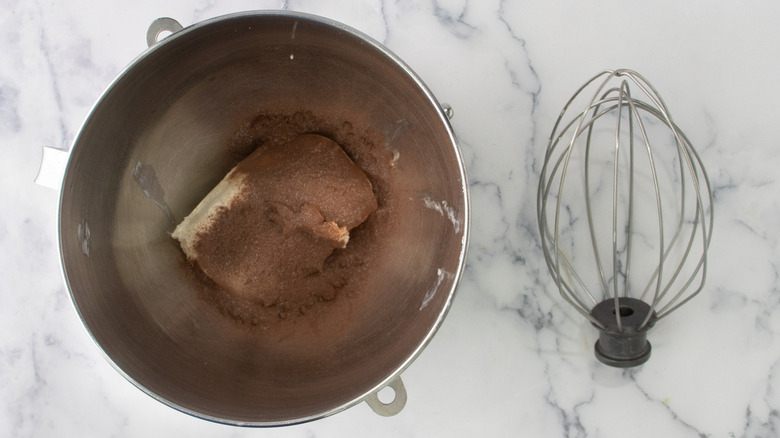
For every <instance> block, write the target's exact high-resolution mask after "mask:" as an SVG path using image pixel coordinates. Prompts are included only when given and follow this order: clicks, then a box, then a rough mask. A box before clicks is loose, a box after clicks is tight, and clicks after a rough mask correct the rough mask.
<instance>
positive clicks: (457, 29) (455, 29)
mask: <svg viewBox="0 0 780 438" xmlns="http://www.w3.org/2000/svg"><path fill="white" fill-rule="evenodd" d="M432 4H433V15H434V16H435V17H436V18H437V19H438V21H439V23H440V24H441V25H442V26H444V27H445V28H446V29H447V30H448V31H449V32H450V33H451V34H452V35H453V36H455V37H456V38H458V39H461V40H466V39H469V38H471V36H472V35H473V34H474V33H475V32H477V31H478V29H477V28H476V27H475V26H473V25H471V24H469V23H467V22H466V21H465V15H466V11H467V9H468V6H469V2H464V4H463V9H462V10H460V11H458V14H457V15H455V14H454V13H452V11H449V10H447V9H445V8H444V7H442V6H441V5H440V3H439V2H438V1H436V0H434V1H433V2H432Z"/></svg>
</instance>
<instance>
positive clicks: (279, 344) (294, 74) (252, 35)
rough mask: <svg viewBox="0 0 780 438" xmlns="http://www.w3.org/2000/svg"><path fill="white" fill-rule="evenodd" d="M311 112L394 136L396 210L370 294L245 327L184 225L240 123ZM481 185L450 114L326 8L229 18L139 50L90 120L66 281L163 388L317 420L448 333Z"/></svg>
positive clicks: (255, 418) (229, 156) (272, 416)
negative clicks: (473, 184)
mask: <svg viewBox="0 0 780 438" xmlns="http://www.w3.org/2000/svg"><path fill="white" fill-rule="evenodd" d="M301 110H305V111H307V112H309V113H311V114H314V115H325V116H327V118H329V119H330V120H344V121H349V122H350V123H351V124H353V125H354V126H356V127H359V128H360V127H362V128H361V129H363V128H365V129H368V130H370V131H372V132H375V133H377V134H378V135H379V136H380V138H382V139H383V141H381V142H379V143H380V144H375V147H376V148H377V149H376V150H377V154H376V157H378V158H381V157H390V158H391V159H392V160H393V161H394V165H393V167H392V170H391V172H390V175H389V177H388V184H389V185H388V195H387V200H386V201H387V202H388V203H389V204H392V212H391V213H389V215H390V219H391V220H389V221H388V225H387V227H386V229H382V230H377V231H376V233H377V234H378V235H379V237H378V238H377V239H378V240H377V242H378V243H377V245H376V246H377V250H376V255H375V257H376V268H375V269H372V270H370V271H369V272H364V273H362V274H361V277H362V278H361V280H360V282H361V284H362V288H361V289H360V290H359V293H355V294H353V295H352V296H349V297H345V298H343V299H341V298H340V299H337V300H334V301H333V303H330V304H328V306H326V307H325V308H323V310H322V311H321V314H320V315H319V317H317V318H305V317H301V318H297V319H296V320H295V321H290V322H287V323H284V324H281V323H280V324H279V325H278V326H275V327H271V328H264V329H262V328H257V327H247V326H246V325H242V324H238V323H236V322H235V321H233V320H231V319H230V318H228V317H226V315H224V314H222V313H220V312H219V311H218V310H216V309H215V307H214V306H213V305H212V304H211V303H209V302H208V301H207V300H204V299H203V298H202V296H200V295H199V292H198V285H197V282H198V280H197V278H196V277H195V276H193V272H192V270H191V269H189V268H188V266H187V264H186V262H185V259H184V255H183V253H182V252H181V250H180V248H179V246H178V243H177V242H176V241H175V240H174V239H172V238H171V237H170V232H171V231H172V230H173V227H174V224H176V223H178V222H179V221H181V219H182V218H183V217H184V216H185V215H187V214H188V213H189V212H190V211H191V210H192V208H193V207H194V206H195V205H196V204H197V203H198V202H199V201H200V200H201V199H202V198H203V197H204V196H205V194H206V193H208V191H209V190H210V189H211V188H212V187H213V186H214V185H216V183H217V182H218V181H219V180H220V179H221V178H222V177H223V176H224V175H225V174H226V173H227V171H228V170H229V169H230V168H231V167H232V166H233V165H234V164H235V162H236V154H235V153H234V152H235V151H231V150H230V148H229V147H228V145H229V144H230V142H231V138H232V137H233V136H234V134H235V133H236V131H237V130H238V129H239V127H240V126H241V125H242V124H243V123H246V122H247V120H251V118H252V117H253V116H254V115H256V114H259V113H263V112H282V113H285V112H286V113H291V112H295V111H301ZM466 190H467V189H466V181H465V175H464V173H463V167H462V163H461V160H460V157H459V153H458V150H457V147H456V145H455V143H454V140H453V135H452V133H451V131H450V128H449V125H448V123H447V121H446V118H444V117H443V115H442V111H441V109H440V108H439V106H438V105H437V104H436V102H435V101H434V100H433V99H432V97H431V96H430V95H429V93H427V92H426V91H425V88H424V86H422V84H421V83H419V81H418V80H416V79H415V77H414V76H413V75H412V74H410V72H409V71H408V70H407V69H405V68H404V66H403V65H401V64H399V63H398V62H397V61H396V60H395V58H394V57H393V56H392V55H390V54H388V53H387V52H385V51H384V50H383V49H382V48H381V47H379V46H377V45H375V44H373V43H371V42H370V41H368V40H366V39H365V38H363V37H361V36H360V35H358V34H357V33H355V32H354V31H351V30H348V29H346V28H344V27H342V26H340V25H337V24H335V23H331V22H327V21H326V20H322V19H318V18H316V17H310V16H302V15H295V14H274V13H255V14H239V15H234V16H229V17H224V18H222V19H218V20H212V21H209V22H205V23H202V24H199V25H196V26H193V27H190V28H187V29H185V30H183V31H181V32H180V33H178V34H175V35H174V36H173V37H170V38H169V39H167V40H165V41H164V42H162V43H160V44H158V45H157V46H156V47H154V48H153V49H151V50H150V51H148V52H147V53H145V54H144V55H143V56H141V57H140V58H139V59H138V60H136V61H135V62H134V63H133V64H132V65H131V66H130V67H129V68H128V69H127V70H126V71H125V72H124V73H123V74H122V75H121V76H120V77H119V78H118V79H117V80H116V81H115V82H114V84H113V85H112V86H111V87H110V88H109V89H108V90H107V91H106V93H105V94H104V96H103V97H102V98H101V100H100V101H99V102H98V104H97V105H96V107H95V108H94V110H93V112H92V113H91V114H90V116H89V118H88V119H87V121H86V122H85V124H84V126H83V127H82V130H81V132H80V134H79V136H78V138H77V140H76V143H75V145H74V148H73V151H72V153H71V158H70V161H69V164H68V168H67V171H66V176H65V179H64V182H63V188H62V199H61V211H60V239H61V242H60V243H61V252H62V259H63V266H64V270H65V276H66V279H67V282H68V286H69V288H70V291H71V294H72V296H73V300H74V303H75V304H76V307H77V310H78V312H79V314H80V316H81V318H82V319H83V321H84V323H85V325H86V327H87V329H88V330H89V331H90V333H91V334H92V336H93V337H94V339H95V340H96V342H97V343H98V344H99V345H100V347H101V348H102V349H103V351H104V352H105V354H106V355H107V356H108V358H109V359H110V360H111V361H112V363H113V364H114V365H115V366H116V367H117V368H118V369H119V370H120V371H121V372H122V373H123V374H124V375H126V376H127V377H128V378H129V379H130V380H131V381H132V382H134V383H135V384H136V385H138V386H139V387H140V388H141V389H143V390H145V391H146V392H148V393H149V394H151V395H152V396H154V397H156V398H158V399H160V400H161V401H163V402H165V403H168V404H170V405H171V406H173V407H175V408H177V409H180V410H183V411H185V412H188V413H191V414H194V415H197V416H200V417H203V418H208V419H212V420H215V421H222V422H229V423H236V424H257V425H272V424H288V423H293V422H299V421H305V420H308V419H313V418H317V417H320V416H323V415H327V414H330V413H333V412H336V411H338V410H340V409H343V408H346V407H347V406H349V405H350V404H352V403H355V402H357V401H360V400H361V399H362V398H363V397H365V396H366V395H367V394H368V393H370V392H372V391H374V390H376V389H377V388H378V387H379V386H380V385H381V384H382V383H383V382H386V381H387V379H389V378H390V377H392V376H393V375H395V374H397V373H398V372H400V371H401V370H402V369H403V368H404V367H405V366H406V365H408V363H409V362H410V361H411V360H412V359H413V358H414V357H415V356H416V355H417V354H418V353H419V352H420V351H421V349H422V348H423V347H424V346H425V344H426V343H427V342H428V340H429V339H430V337H431V336H432V335H433V333H434V332H435V330H436V328H437V327H438V325H439V324H440V323H441V320H442V318H443V317H444V314H445V313H446V310H447V308H448V307H449V304H450V301H451V299H452V295H453V293H454V290H455V286H456V283H457V279H458V278H459V275H460V272H461V269H462V265H463V259H464V252H465V246H466V234H467V232H466V228H467V224H466V221H467V212H468V206H467V195H466Z"/></svg>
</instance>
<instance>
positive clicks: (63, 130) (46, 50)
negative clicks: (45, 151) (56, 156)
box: [38, 5, 71, 150]
mask: <svg viewBox="0 0 780 438" xmlns="http://www.w3.org/2000/svg"><path fill="white" fill-rule="evenodd" d="M38 7H39V8H40V7H41V6H40V5H38ZM39 40H40V48H41V54H42V55H43V58H44V59H45V61H46V67H47V69H48V70H49V76H50V83H51V88H52V93H53V94H54V103H55V105H56V106H57V114H58V116H57V119H58V124H59V131H60V139H59V144H58V145H56V146H57V147H58V148H61V149H66V150H67V149H69V147H70V139H71V136H70V133H69V132H68V127H67V125H66V123H65V120H64V119H63V117H62V114H63V112H64V106H63V101H62V93H61V92H60V81H59V79H58V78H59V75H58V74H57V71H56V67H55V62H54V61H53V60H52V53H51V50H52V49H51V47H50V44H49V38H48V36H47V34H46V27H45V26H43V25H42V26H41V29H40V35H39Z"/></svg>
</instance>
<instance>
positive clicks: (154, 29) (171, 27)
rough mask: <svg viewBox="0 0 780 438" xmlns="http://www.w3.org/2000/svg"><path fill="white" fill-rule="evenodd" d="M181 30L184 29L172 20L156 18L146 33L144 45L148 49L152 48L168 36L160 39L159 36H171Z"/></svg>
mask: <svg viewBox="0 0 780 438" xmlns="http://www.w3.org/2000/svg"><path fill="white" fill-rule="evenodd" d="M182 29H184V27H182V25H181V24H179V22H178V21H176V20H174V19H173V18H168V17H161V18H158V19H156V20H154V21H152V24H150V25H149V30H148V31H146V44H147V45H148V46H149V47H152V46H153V45H155V44H157V43H159V42H160V41H161V40H162V39H163V38H165V37H166V36H169V35H164V36H163V38H160V35H162V34H163V33H167V32H170V33H171V34H174V33H176V32H178V31H180V30H182Z"/></svg>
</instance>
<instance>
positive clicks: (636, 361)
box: [590, 297, 655, 368]
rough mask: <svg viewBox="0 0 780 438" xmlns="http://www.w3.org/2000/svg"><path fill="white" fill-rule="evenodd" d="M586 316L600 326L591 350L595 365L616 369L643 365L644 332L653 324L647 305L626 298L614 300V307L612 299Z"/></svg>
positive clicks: (646, 348)
mask: <svg viewBox="0 0 780 438" xmlns="http://www.w3.org/2000/svg"><path fill="white" fill-rule="evenodd" d="M651 312H652V315H650V318H649V319H648V314H650V313H651ZM590 314H591V316H593V317H594V318H595V319H596V320H597V321H598V322H600V323H601V325H602V326H603V327H598V328H599V330H600V333H599V340H598V341H596V345H595V346H594V352H595V354H596V358H597V359H598V360H599V361H601V362H602V363H604V364H606V365H609V366H613V367H618V368H629V367H635V366H638V365H642V364H643V363H645V362H647V359H649V358H650V351H651V347H650V342H648V341H647V330H648V329H649V328H650V327H652V325H653V323H654V322H655V312H653V310H652V308H651V307H650V305H649V304H647V303H645V302H644V301H641V300H638V299H636V298H628V297H622V298H618V300H617V303H616V302H615V299H614V298H612V299H607V300H604V301H602V302H600V303H599V304H597V305H596V306H595V307H594V308H593V309H592V310H591V312H590ZM618 319H619V320H620V322H619V323H618Z"/></svg>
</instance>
